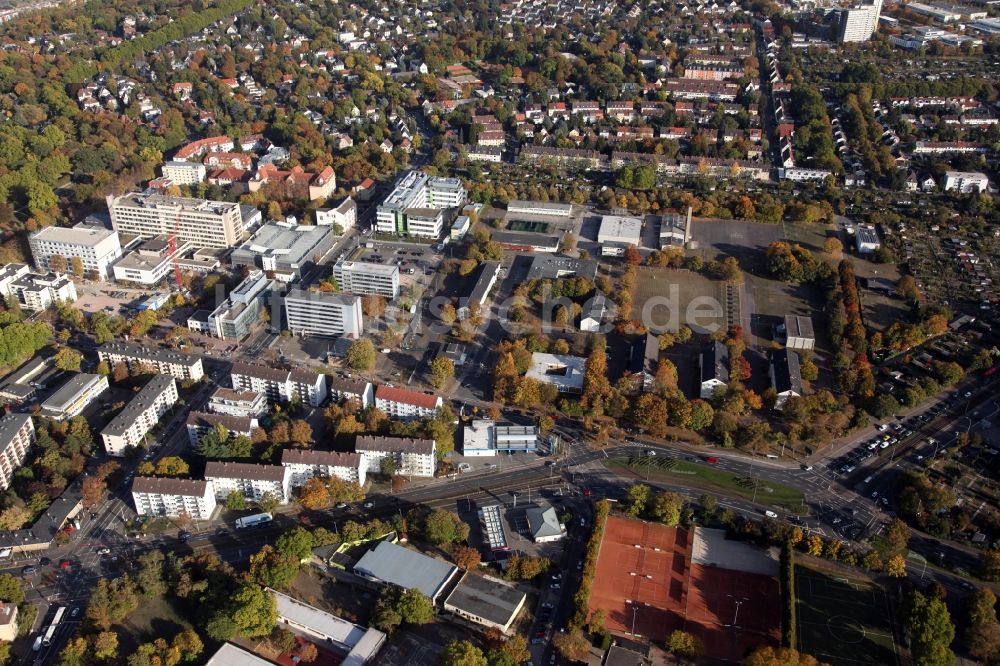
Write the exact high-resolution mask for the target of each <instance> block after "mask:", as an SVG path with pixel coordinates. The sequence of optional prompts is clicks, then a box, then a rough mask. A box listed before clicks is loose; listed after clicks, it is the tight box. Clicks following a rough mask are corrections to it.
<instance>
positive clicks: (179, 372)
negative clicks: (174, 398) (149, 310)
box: [97, 342, 205, 381]
mask: <svg viewBox="0 0 1000 666" xmlns="http://www.w3.org/2000/svg"><path fill="white" fill-rule="evenodd" d="M97 357H98V358H99V359H100V360H102V361H105V362H106V363H107V364H108V365H109V366H111V367H112V368H114V367H115V366H116V365H118V364H119V363H124V364H125V365H127V366H128V369H129V372H136V371H140V370H142V369H145V370H148V371H153V372H156V373H158V374H161V375H170V376H171V377H173V378H174V379H179V380H181V381H183V380H185V379H192V380H194V381H199V380H200V379H201V378H202V377H204V376H205V369H204V368H203V367H202V363H201V357H200V356H195V355H193V354H184V353H182V352H176V351H171V350H168V349H155V348H152V347H145V346H143V345H140V344H136V343H134V342H108V343H106V344H103V345H101V346H100V347H98V348H97Z"/></svg>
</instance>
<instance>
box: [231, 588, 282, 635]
mask: <svg viewBox="0 0 1000 666" xmlns="http://www.w3.org/2000/svg"><path fill="white" fill-rule="evenodd" d="M228 611H229V613H230V616H231V617H232V620H233V623H234V624H235V626H236V630H237V631H238V632H239V633H240V634H241V635H242V636H246V637H247V638H253V637H255V636H267V635H268V634H270V633H271V631H272V630H273V629H274V626H275V624H276V623H277V621H278V608H277V604H276V602H275V599H274V596H273V595H271V594H268V593H266V592H264V590H263V589H262V588H260V587H259V586H257V585H254V584H253V583H249V582H248V583H244V584H243V585H241V586H240V587H239V589H237V590H236V592H235V593H233V595H232V597H230V599H229V608H228Z"/></svg>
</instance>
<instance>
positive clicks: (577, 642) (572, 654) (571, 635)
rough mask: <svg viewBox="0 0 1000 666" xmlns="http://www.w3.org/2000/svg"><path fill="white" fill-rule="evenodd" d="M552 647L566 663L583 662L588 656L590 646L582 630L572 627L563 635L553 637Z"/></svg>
mask: <svg viewBox="0 0 1000 666" xmlns="http://www.w3.org/2000/svg"><path fill="white" fill-rule="evenodd" d="M552 646H553V647H554V648H555V649H556V651H557V652H559V654H560V655H562V657H563V658H564V659H566V660H568V661H583V660H585V659H586V658H587V655H589V654H590V647H591V644H590V641H589V640H587V637H586V636H585V635H584V633H583V630H582V629H580V628H579V627H574V628H572V629H570V630H569V631H567V632H565V633H558V634H555V635H553V637H552Z"/></svg>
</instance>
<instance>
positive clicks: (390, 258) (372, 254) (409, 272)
mask: <svg viewBox="0 0 1000 666" xmlns="http://www.w3.org/2000/svg"><path fill="white" fill-rule="evenodd" d="M366 245H371V246H372V247H366V246H365V245H362V246H360V247H358V248H357V249H356V250H355V251H354V252H352V253H351V255H350V257H349V259H350V260H351V261H367V262H370V263H373V264H384V265H386V266H391V265H396V266H399V283H400V286H401V287H402V288H403V289H404V290H405V289H407V288H410V287H412V286H413V285H415V284H418V285H421V286H424V287H426V286H429V285H430V283H431V281H432V279H433V276H434V275H435V273H436V269H437V267H438V266H439V265H440V264H441V260H442V255H441V254H440V253H436V252H434V250H433V249H432V248H431V247H430V246H423V245H418V244H415V243H385V242H379V241H368V243H366Z"/></svg>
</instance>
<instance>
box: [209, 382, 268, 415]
mask: <svg viewBox="0 0 1000 666" xmlns="http://www.w3.org/2000/svg"><path fill="white" fill-rule="evenodd" d="M207 409H208V411H210V412H212V413H213V414H225V415H227V416H239V417H244V418H259V417H261V416H264V415H265V414H267V397H266V396H265V395H264V394H263V393H258V392H256V391H237V390H236V389H231V388H226V387H224V386H220V387H218V388H217V389H215V391H214V392H213V393H212V396H211V397H210V398H209V399H208V405H207Z"/></svg>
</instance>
